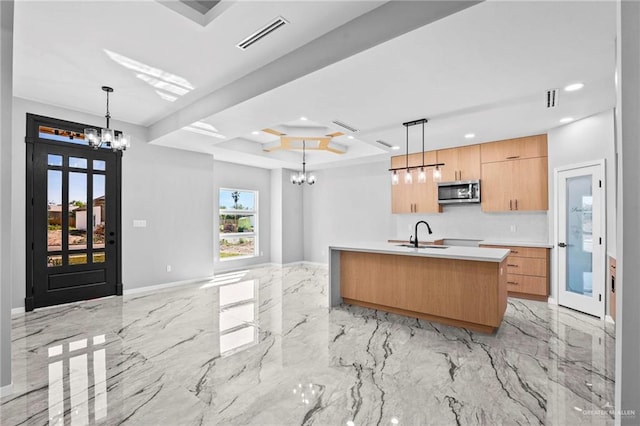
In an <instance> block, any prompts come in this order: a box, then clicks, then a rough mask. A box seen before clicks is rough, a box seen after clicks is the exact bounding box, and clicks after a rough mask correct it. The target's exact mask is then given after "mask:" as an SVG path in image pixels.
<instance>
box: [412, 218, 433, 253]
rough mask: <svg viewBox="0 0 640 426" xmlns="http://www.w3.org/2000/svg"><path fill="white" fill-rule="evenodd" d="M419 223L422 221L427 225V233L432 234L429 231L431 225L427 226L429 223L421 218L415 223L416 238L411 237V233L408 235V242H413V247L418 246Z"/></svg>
mask: <svg viewBox="0 0 640 426" xmlns="http://www.w3.org/2000/svg"><path fill="white" fill-rule="evenodd" d="M421 223H424V224H425V225H427V229H428V230H429V234H433V232H431V227H430V226H429V224H428V223H427V222H426V221H424V220H421V221H419V222H418V223H416V229H415V234H416V239H415V240H414V239H413V235H412V236H410V237H409V244H413V246H414V247H415V248H418V225H420V224H421Z"/></svg>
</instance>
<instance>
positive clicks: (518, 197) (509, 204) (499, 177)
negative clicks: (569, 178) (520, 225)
mask: <svg viewBox="0 0 640 426" xmlns="http://www.w3.org/2000/svg"><path fill="white" fill-rule="evenodd" d="M480 158H481V160H482V211H485V212H505V211H530V210H548V209H549V199H548V198H549V196H548V191H549V190H548V164H547V135H536V136H528V137H524V138H516V139H507V140H504V141H498V142H489V143H485V144H482V145H480Z"/></svg>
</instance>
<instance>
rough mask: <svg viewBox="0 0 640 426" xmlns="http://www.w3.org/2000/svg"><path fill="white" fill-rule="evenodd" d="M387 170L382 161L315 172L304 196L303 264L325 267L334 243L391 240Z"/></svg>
mask: <svg viewBox="0 0 640 426" xmlns="http://www.w3.org/2000/svg"><path fill="white" fill-rule="evenodd" d="M388 168H389V163H388V161H384V162H376V163H370V164H361V165H354V166H348V167H340V168H335V169H326V170H320V171H317V172H315V175H316V177H317V182H316V184H315V185H313V186H308V185H306V186H305V188H304V194H303V200H304V201H303V206H304V259H305V260H307V261H312V262H322V263H327V262H328V253H327V247H328V246H329V245H331V244H334V243H339V242H349V241H351V242H354V241H355V242H357V241H364V242H366V241H386V240H388V239H389V238H391V237H393V236H394V234H395V229H394V224H393V221H392V218H391V178H390V176H389V172H388V171H387V169H388Z"/></svg>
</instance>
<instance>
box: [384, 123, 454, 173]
mask: <svg viewBox="0 0 640 426" xmlns="http://www.w3.org/2000/svg"><path fill="white" fill-rule="evenodd" d="M427 122H428V120H427V119H426V118H421V119H419V120H414V121H407V122H406V123H402V125H403V126H404V127H405V129H406V148H407V150H406V151H405V167H395V168H391V169H389V171H391V172H393V174H392V175H391V183H392V184H393V185H397V184H398V183H399V180H400V179H399V178H398V170H405V173H404V183H405V184H407V185H411V184H412V183H413V174H412V170H413V169H420V171H419V172H418V182H419V183H425V182H426V181H427V174H426V172H425V170H424V169H425V168H427V167H435V169H434V170H433V180H434V181H438V180H440V178H441V177H442V172H441V171H440V166H444V163H433V164H424V125H425V124H426V123H427ZM417 124H422V164H421V165H419V166H411V167H409V127H411V126H415V125H417Z"/></svg>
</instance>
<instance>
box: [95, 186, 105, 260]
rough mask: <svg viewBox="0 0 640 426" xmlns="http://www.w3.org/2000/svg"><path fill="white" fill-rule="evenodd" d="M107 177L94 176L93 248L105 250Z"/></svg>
mask: <svg viewBox="0 0 640 426" xmlns="http://www.w3.org/2000/svg"><path fill="white" fill-rule="evenodd" d="M105 179H106V176H105V175H93V222H92V223H93V248H104V226H105V223H104V219H105V218H104V212H105Z"/></svg>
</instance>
